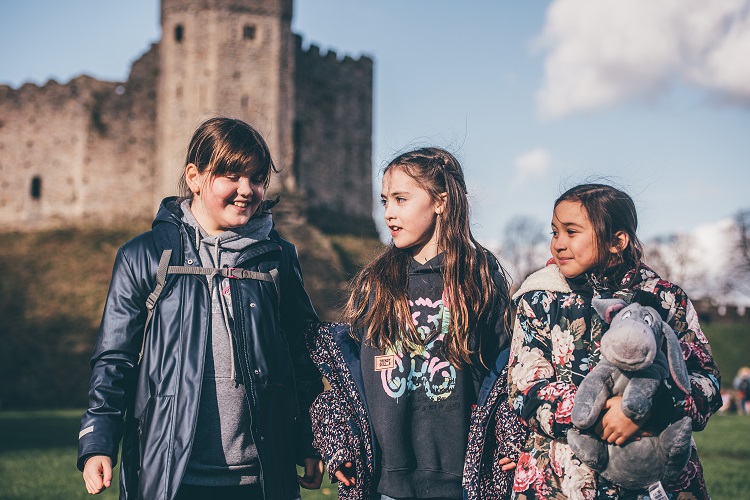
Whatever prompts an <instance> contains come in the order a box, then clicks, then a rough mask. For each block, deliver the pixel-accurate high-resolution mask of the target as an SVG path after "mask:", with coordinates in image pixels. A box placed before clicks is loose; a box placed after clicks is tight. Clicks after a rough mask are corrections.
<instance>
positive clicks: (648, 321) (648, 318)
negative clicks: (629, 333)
mask: <svg viewBox="0 0 750 500" xmlns="http://www.w3.org/2000/svg"><path fill="white" fill-rule="evenodd" d="M643 322H644V323H646V324H647V325H648V326H651V325H652V324H653V322H654V320H653V318H652V317H651V315H650V314H644V315H643Z"/></svg>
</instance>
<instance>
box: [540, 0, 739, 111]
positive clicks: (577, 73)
mask: <svg viewBox="0 0 750 500" xmlns="http://www.w3.org/2000/svg"><path fill="white" fill-rule="evenodd" d="M537 43H538V45H539V46H540V47H542V48H544V49H547V50H548V51H549V53H548V55H547V59H546V61H545V77H544V82H543V84H542V87H541V89H540V90H539V93H538V95H537V104H538V108H539V112H540V114H541V115H542V116H543V117H546V118H556V117H561V116H564V115H566V114H570V113H574V112H577V111H585V110H591V109H596V108H600V107H603V106H608V105H613V104H616V103H618V102H621V101H623V100H625V99H627V98H629V97H632V96H647V95H651V94H656V93H658V92H660V91H662V90H664V89H665V88H666V87H667V86H668V85H669V84H670V83H671V82H673V81H674V80H675V79H683V80H684V81H687V82H691V83H693V84H697V85H701V86H704V87H707V88H709V89H711V90H712V91H715V92H717V93H718V94H719V95H720V96H722V97H724V98H727V99H731V100H736V101H739V102H743V103H747V104H750V0H711V1H706V0H658V1H654V0H554V1H553V2H552V4H551V5H550V7H549V9H548V11H547V18H546V23H545V26H544V29H543V32H542V34H541V35H540V37H539V39H538V40H537Z"/></svg>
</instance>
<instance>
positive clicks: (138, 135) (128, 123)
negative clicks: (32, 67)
mask: <svg viewBox="0 0 750 500" xmlns="http://www.w3.org/2000/svg"><path fill="white" fill-rule="evenodd" d="M291 13H292V1H291V0H163V1H162V40H161V41H160V42H159V43H157V44H154V45H153V46H151V48H150V49H149V50H148V51H147V52H146V53H145V54H144V55H143V56H142V57H140V58H139V59H138V60H137V61H136V62H135V63H134V64H133V66H132V68H131V72H130V75H129V78H128V80H127V81H126V82H103V81H98V80H95V79H93V78H90V77H87V76H81V77H78V78H76V79H74V80H72V81H71V82H69V83H67V84H65V85H60V84H58V83H56V82H54V81H50V82H48V83H47V84H45V85H44V86H41V87H40V86H36V85H32V84H26V85H23V86H22V87H20V88H18V89H13V88H10V87H8V86H0V230H34V229H43V228H52V227H58V226H65V225H77V224H87V223H92V224H98V223H109V222H112V221H122V220H126V219H147V218H150V217H152V216H153V214H154V212H155V210H156V207H157V206H158V202H159V201H160V200H161V198H162V197H163V196H167V195H172V194H176V189H177V185H176V184H177V178H178V176H179V174H180V173H181V171H182V169H183V168H184V157H185V149H186V146H187V143H188V142H189V139H190V136H191V134H192V132H193V130H194V129H195V127H196V126H197V125H198V124H199V123H200V122H201V121H202V120H203V119H205V118H208V117H209V116H217V115H221V116H230V117H233V118H240V119H243V120H246V121H248V122H249V123H251V124H252V125H253V126H255V127H256V128H257V129H258V130H259V131H260V132H261V133H262V134H263V135H264V136H265V137H266V139H267V141H268V143H269V146H270V147H271V152H272V154H273V155H274V159H275V160H276V161H277V164H278V165H279V166H280V167H281V169H282V173H281V175H279V176H276V177H275V179H274V180H273V181H272V185H271V188H272V189H271V191H272V192H274V191H276V192H280V191H281V192H283V191H291V192H295V191H296V192H297V194H298V195H300V196H301V197H302V198H303V199H305V200H307V201H308V206H309V207H310V209H311V210H313V211H318V212H321V213H334V214H341V215H344V216H349V217H352V218H354V219H357V220H358V221H359V222H361V223H364V224H366V225H368V226H369V227H371V228H372V229H373V230H374V223H373V222H372V215H371V214H372V181H371V177H372V174H371V165H372V75H373V71H372V66H373V63H372V60H371V59H369V58H366V57H362V58H360V59H359V60H356V61H355V60H353V59H351V58H349V57H345V58H343V59H342V60H339V59H337V57H336V55H335V53H333V52H331V53H328V54H326V55H321V54H320V51H319V49H318V48H317V47H311V48H310V49H308V50H303V49H302V42H301V38H299V37H295V35H293V33H292V32H291ZM177 31H179V32H180V33H179V37H178V33H177ZM248 33H249V34H250V35H251V36H248ZM178 38H179V39H178ZM206 40H209V42H206Z"/></svg>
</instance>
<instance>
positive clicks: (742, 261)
mask: <svg viewBox="0 0 750 500" xmlns="http://www.w3.org/2000/svg"><path fill="white" fill-rule="evenodd" d="M732 231H733V234H732V249H731V250H732V252H731V256H730V259H729V260H730V263H729V272H728V276H727V284H728V286H729V287H730V288H731V289H732V290H735V291H738V292H740V293H742V294H744V295H750V208H746V209H744V210H740V211H739V212H737V214H736V215H735V216H734V224H733V228H732Z"/></svg>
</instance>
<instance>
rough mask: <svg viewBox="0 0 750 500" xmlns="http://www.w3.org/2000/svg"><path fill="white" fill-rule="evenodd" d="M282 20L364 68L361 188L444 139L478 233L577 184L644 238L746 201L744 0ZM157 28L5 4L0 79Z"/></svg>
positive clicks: (326, 0)
mask: <svg viewBox="0 0 750 500" xmlns="http://www.w3.org/2000/svg"><path fill="white" fill-rule="evenodd" d="M292 24H293V29H294V31H295V32H296V33H299V34H301V35H302V36H303V39H304V42H303V43H305V44H306V45H307V44H310V43H314V44H315V45H318V46H319V47H320V48H321V49H322V51H323V52H325V51H327V50H333V51H335V52H336V53H337V54H339V56H341V57H343V56H344V55H350V56H352V57H354V58H356V57H358V56H359V55H362V54H364V55H367V56H369V57H372V58H373V59H374V61H375V65H374V68H375V73H374V75H375V76H374V78H375V81H374V99H375V102H374V129H373V179H374V182H375V193H376V198H379V187H380V176H379V175H378V171H379V169H380V168H382V167H383V166H385V164H387V162H388V161H389V160H390V159H391V158H392V157H394V156H395V155H396V154H398V153H399V152H403V151H405V150H406V149H408V148H412V147H420V146H426V145H436V146H441V147H445V148H447V149H449V150H451V151H452V152H453V153H455V154H456V155H457V157H458V158H459V160H460V161H461V164H462V165H463V167H464V171H465V175H466V179H467V184H468V187H469V193H470V196H471V208H472V222H473V228H472V229H473V231H474V234H475V236H476V237H477V239H478V240H479V241H480V242H482V243H485V244H487V245H492V244H497V243H498V242H501V241H502V239H503V232H504V230H505V227H506V225H507V223H508V221H509V220H511V219H512V218H513V217H515V216H526V217H531V218H532V219H534V220H538V221H539V222H540V223H542V224H543V225H544V228H545V231H546V228H548V227H549V221H550V218H551V211H552V204H553V202H554V200H555V198H556V197H557V196H558V195H559V194H560V193H562V192H563V191H564V190H565V189H567V188H569V187H572V186H573V185H575V184H577V183H580V182H584V181H592V180H593V181H605V182H608V183H612V184H614V185H616V186H617V187H620V188H623V189H625V190H626V191H627V192H628V193H630V194H631V195H632V196H633V198H634V199H635V202H636V206H637V207H638V211H639V217H640V236H641V237H642V238H643V239H646V240H648V239H649V238H653V237H656V236H661V235H668V234H672V233H679V232H694V231H695V230H696V228H704V229H703V230H701V231H698V234H701V235H709V234H715V232H711V231H709V230H706V229H705V228H707V227H717V224H721V223H725V222H726V220H727V219H728V218H731V217H732V216H733V215H734V214H735V213H736V212H737V211H738V210H740V209H742V208H750V196H748V191H750V189H749V188H750V0H713V1H712V2H705V1H704V0H660V1H659V2H654V1H653V0H547V1H536V2H513V1H510V0H472V1H470V2H456V1H455V0H410V1H403V0H378V1H377V2H365V1H356V0H296V3H295V10H294V17H293V21H292ZM160 31H161V30H160V26H159V2H158V0H129V1H128V2H122V1H112V0H66V1H65V2H60V1H59V0H54V1H53V0H26V1H24V2H7V4H6V5H4V6H3V13H2V17H0V46H1V47H3V49H2V51H0V84H6V85H11V86H12V87H18V86H20V85H22V84H23V83H26V82H31V83H34V84H43V83H44V82H46V81H47V80H48V79H50V78H54V79H55V80H57V81H58V82H60V83H64V82H67V81H69V80H70V79H72V78H74V77H76V76H78V75H80V74H87V75H91V76H93V77H96V78H99V79H102V80H112V81H125V80H126V79H127V75H128V72H129V68H130V64H131V63H132V62H133V61H134V60H135V59H137V58H138V57H139V56H140V55H142V54H143V53H144V52H145V51H146V50H147V49H148V47H149V46H150V44H151V43H154V42H156V41H158V40H159V38H160V36H161V35H160ZM375 215H376V218H377V219H378V220H379V219H381V218H382V211H381V210H380V209H379V208H377V207H376V208H375ZM703 239H704V240H705V241H703V242H702V243H703V244H704V245H705V247H706V248H707V249H709V248H710V247H711V246H712V241H710V238H709V239H706V237H704V238H703ZM707 251H708V250H707Z"/></svg>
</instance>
